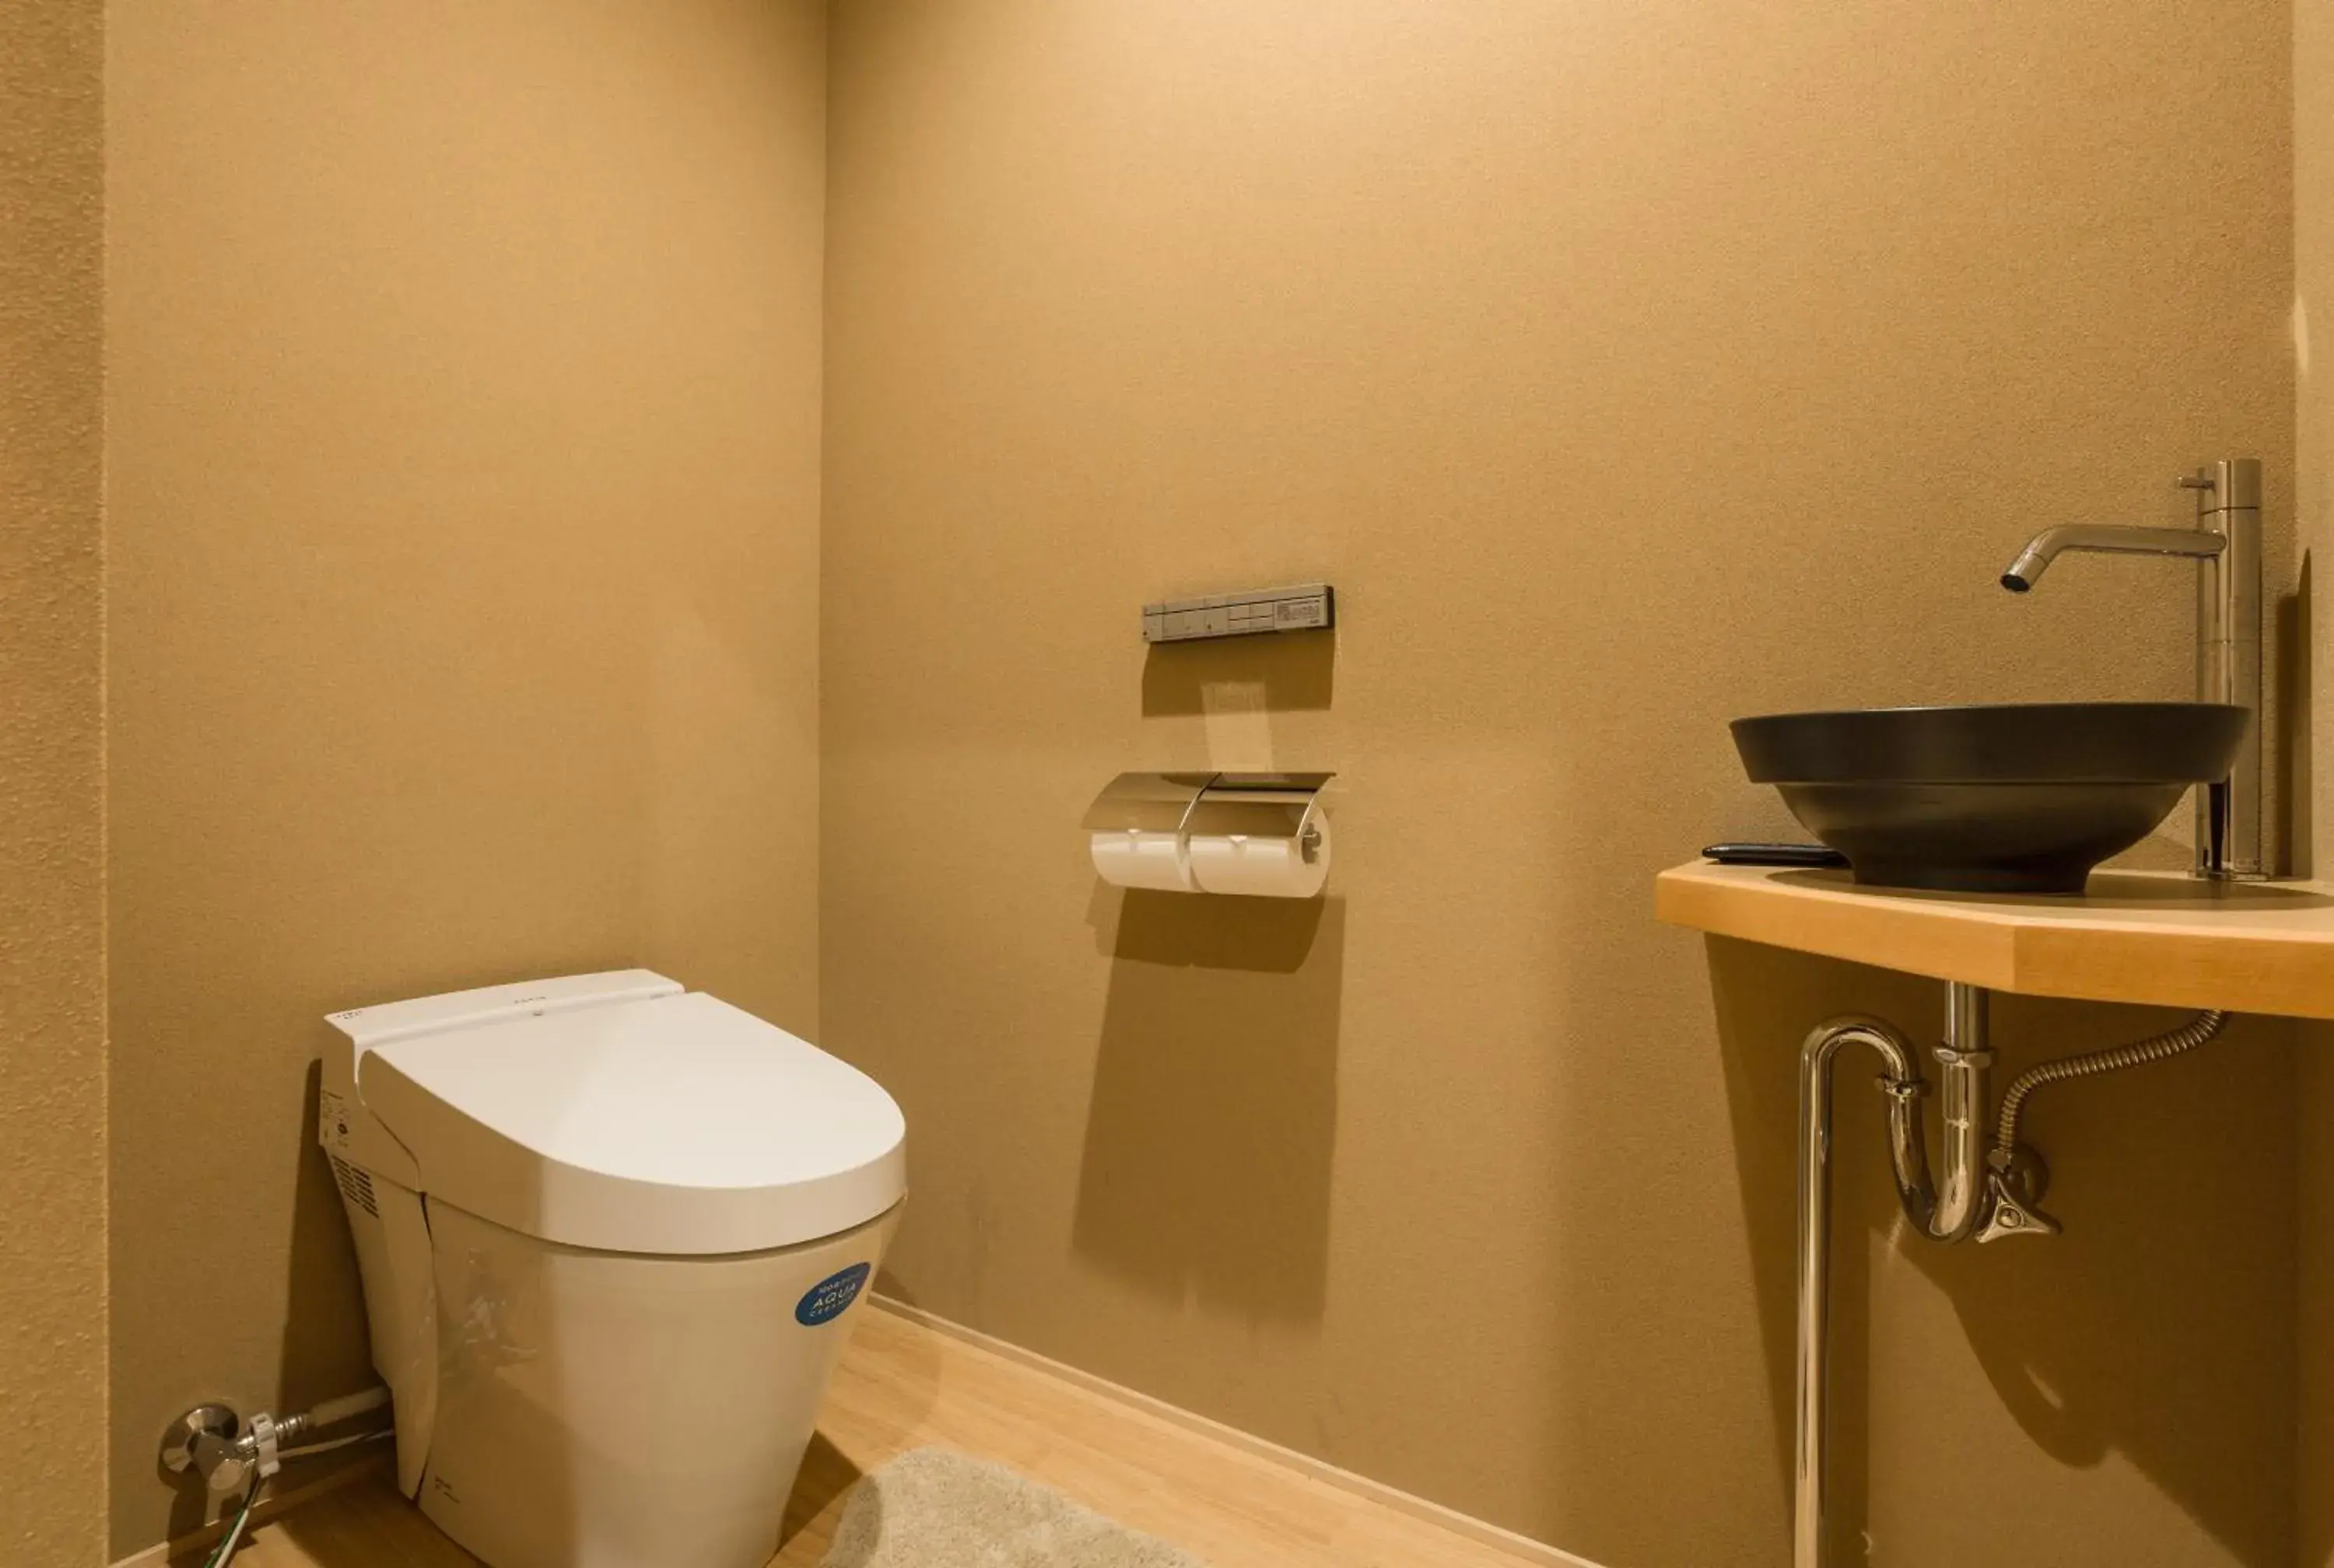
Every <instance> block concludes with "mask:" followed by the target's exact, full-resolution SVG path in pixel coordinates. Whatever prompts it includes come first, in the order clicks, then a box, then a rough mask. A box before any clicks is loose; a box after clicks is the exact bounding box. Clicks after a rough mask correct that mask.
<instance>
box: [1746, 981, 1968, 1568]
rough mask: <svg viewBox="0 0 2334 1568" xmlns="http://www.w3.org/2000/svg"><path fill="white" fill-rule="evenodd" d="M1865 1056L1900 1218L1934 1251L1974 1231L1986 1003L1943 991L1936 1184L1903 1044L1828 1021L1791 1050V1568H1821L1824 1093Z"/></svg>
mask: <svg viewBox="0 0 2334 1568" xmlns="http://www.w3.org/2000/svg"><path fill="white" fill-rule="evenodd" d="M1850 1045H1864V1046H1868V1047H1870V1048H1871V1049H1872V1050H1873V1051H1874V1052H1875V1053H1877V1054H1878V1055H1879V1057H1880V1063H1881V1076H1880V1089H1881V1092H1883V1093H1885V1094H1886V1095H1887V1096H1888V1156H1889V1164H1890V1167H1891V1168H1892V1169H1893V1170H1894V1171H1895V1178H1896V1196H1897V1199H1898V1201H1899V1202H1900V1203H1902V1204H1903V1206H1904V1209H1905V1217H1906V1218H1908V1219H1910V1220H1911V1221H1912V1222H1913V1223H1914V1225H1915V1226H1917V1227H1919V1228H1920V1230H1921V1232H1922V1234H1924V1236H1929V1237H1931V1238H1933V1239H1934V1240H1937V1241H1944V1242H1954V1241H1961V1240H1963V1239H1965V1238H1967V1237H1968V1236H1971V1235H1972V1233H1974V1232H1975V1231H1976V1229H1977V1227H1978V1225H1979V1222H1980V1219H1981V1217H1982V1209H1983V1199H1984V1195H1985V1191H1986V1180H1985V1176H1986V1165H1985V1143H1986V1122H1987V1118H1988V1116H1989V1114H1990V1112H1991V1110H1992V1106H1991V1098H1990V1077H1991V1072H1992V1066H1993V1053H1992V1050H1991V1049H1989V1047H1988V1044H1987V1038H1986V993H1985V992H1984V990H1983V989H1982V988H1981V987H1979V986H1965V985H1963V984H1960V983H1959V982H1952V983H1949V984H1948V985H1947V986H1945V1026H1944V1037H1943V1041H1942V1042H1941V1043H1940V1044H1938V1046H1937V1048H1936V1052H1935V1055H1936V1058H1937V1062H1938V1064H1939V1066H1940V1067H1941V1068H1942V1069H1943V1078H1944V1090H1945V1102H1944V1134H1945V1136H1944V1145H1943V1157H1942V1165H1941V1169H1940V1173H1939V1174H1940V1178H1941V1179H1940V1180H1938V1181H1936V1182H1935V1183H1932V1181H1931V1178H1930V1175H1929V1154H1928V1133H1927V1130H1926V1129H1925V1127H1924V1125H1923V1119H1922V1115H1921V1101H1922V1100H1923V1099H1924V1098H1925V1097H1926V1096H1927V1094H1928V1090H1929V1086H1928V1083H1927V1082H1926V1081H1925V1080H1924V1079H1923V1078H1922V1076H1921V1068H1920V1063H1919V1060H1918V1058H1917V1057H1916V1056H1915V1055H1914V1051H1913V1047H1912V1045H1911V1044H1909V1043H1908V1042H1907V1041H1906V1040H1905V1036H1904V1035H1902V1034H1898V1033H1897V1032H1896V1030H1895V1029H1894V1028H1893V1027H1891V1026H1890V1025H1888V1024H1884V1023H1882V1022H1881V1021H1880V1020H1878V1019H1876V1018H1836V1019H1833V1020H1832V1021H1831V1022H1829V1023H1828V1024H1819V1025H1818V1026H1817V1028H1816V1029H1815V1031H1814V1032H1813V1033H1811V1034H1808V1037H1807V1040H1806V1041H1805V1042H1804V1043H1803V1044H1801V1045H1800V1047H1799V1409H1798V1413H1797V1419H1798V1436H1797V1448H1796V1454H1795V1459H1794V1466H1793V1475H1792V1502H1793V1510H1792V1513H1793V1517H1792V1554H1791V1562H1792V1565H1793V1568H1824V1562H1825V1552H1824V1518H1825V1510H1824V1460H1825V1448H1826V1438H1827V1436H1828V1419H1827V1411H1826V1409H1825V1407H1824V1396H1825V1390H1826V1387H1827V1384H1828V1380H1829V1373H1830V1366H1829V1351H1828V1347H1829V1343H1830V1332H1829V1331H1830V1326H1831V1321H1830V1313H1831V1302H1830V1291H1829V1284H1830V1278H1831V1128H1832V1120H1831V1081H1832V1067H1833V1065H1834V1063H1836V1061H1837V1058H1838V1055H1839V1053H1840V1052H1841V1051H1842V1050H1844V1049H1846V1048H1847V1046H1850Z"/></svg>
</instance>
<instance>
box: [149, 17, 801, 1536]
mask: <svg viewBox="0 0 2334 1568" xmlns="http://www.w3.org/2000/svg"><path fill="white" fill-rule="evenodd" d="M110 56H111V82H110V84H109V93H108V98H109V103H110V116H109V125H108V130H109V134H110V137H111V147H110V151H111V159H112V167H111V175H112V186H111V216H112V228H111V236H110V240H109V257H110V261H111V268H112V273H111V302H110V315H109V327H110V332H111V343H112V350H113V378H112V381H111V397H110V402H109V410H110V415H111V463H112V495H113V512H112V555H111V592H112V594H113V605H114V615H113V621H112V629H111V658H112V703H113V711H112V728H111V736H112V746H113V750H112V770H113V835H114V837H113V842H114V861H113V878H112V888H111V919H112V924H113V934H114V942H115V953H116V961H115V964H114V967H113V976H112V1003H113V1009H114V1018H115V1020H116V1027H115V1031H114V1039H115V1052H116V1054H115V1058H114V1062H115V1082H116V1084H117V1085H118V1087H119V1091H120V1092H119V1093H118V1094H117V1095H116V1097H115V1100H114V1113H113V1180H114V1183H115V1192H116V1195H117V1196H116V1207H117V1211H118V1212H119V1214H120V1215H121V1218H122V1224H121V1226H120V1227H119V1228H118V1229H117V1230H116V1231H115V1233H114V1236H113V1266H114V1284H115V1297H114V1332H113V1357H114V1362H113V1365H114V1416H115V1430H116V1441H115V1443H114V1491H115V1497H114V1506H113V1544H114V1548H115V1550H116V1551H117V1552H127V1551H129V1550H130V1549H132V1548H134V1547H138V1546H141V1545H143V1544H146V1543H148V1542H150V1541H153V1540H155V1539H157V1538H158V1537H159V1536H160V1535H161V1534H162V1533H163V1530H164V1528H165V1525H166V1521H168V1522H172V1523H177V1524H184V1523H186V1522H187V1521H188V1518H189V1517H190V1514H189V1512H188V1503H187V1501H186V1500H185V1499H183V1498H182V1499H180V1500H179V1501H178V1504H177V1509H178V1512H177V1513H176V1514H175V1515H174V1514H173V1494H172V1492H171V1491H170V1490H169V1488H167V1487H166V1486H164V1485H163V1484H162V1482H161V1481H160V1480H159V1478H158V1477H157V1475H156V1473H155V1469H154V1461H153V1451H152V1447H151V1444H152V1441H153V1438H154V1435H155V1434H157V1433H158V1432H159V1429H160V1427H161V1425H162V1423H163V1422H164V1421H165V1420H166V1419H168V1418H169V1416H170V1415H171V1414H173V1413H175V1412H176V1411H177V1410H178V1409H181V1408H183V1407H184V1406H185V1405H186V1404H187V1403H188V1401H189V1400H192V1399H194V1398H195V1397H197V1396H198V1395H205V1394H213V1395H227V1396H230V1397H233V1398H235V1399H236V1400H241V1401H246V1402H251V1403H259V1402H265V1403H267V1404H270V1405H275V1404H276V1403H277V1401H278V1400H282V1401H284V1402H285V1403H288V1404H291V1405H295V1406H296V1405H298V1404H300V1403H302V1402H304V1401H306V1400H313V1399H315V1398H317V1397H318V1396H321V1395H326V1394H330V1393H333V1392H337V1391H340V1390H343V1389H345V1388H348V1387H352V1386H354V1385H356V1384H357V1383H358V1382H359V1381H360V1380H362V1379H363V1378H364V1377H365V1376H366V1375H367V1374H366V1371H365V1367H364V1354H363V1350H362V1337H361V1334H360V1331H359V1327H358V1323H359V1320H358V1318H357V1317H356V1310H357V1309H356V1299H357V1298H356V1295H355V1286H354V1278H353V1264H352V1258H351V1255H350V1253H349V1250H348V1242H347V1238H346V1234H345V1230H344V1227H343V1226H342V1219H341V1216H340V1212H339V1206H338V1202H337V1199H336V1198H334V1197H333V1190H332V1186H331V1183H330V1181H329V1180H328V1179H327V1178H326V1175H325V1172H324V1170H323V1167H322V1165H321V1163H320V1160H319V1158H318V1156H317V1154H316V1152H315V1150H313V1148H311V1147H310V1143H311V1138H310V1132H309V1128H310V1125H311V1118H310V1113H309V1111H308V1101H307V1096H308V1094H309V1092H310V1090H309V1079H308V1072H309V1063H311V1061H312V1060H313V1057H314V1056H315V1054H316V1053H317V1050H318V1047H319V1044H320V1042H321V1029H322V1025H321V1024H320V1022H319V1018H320V1015H322V1014H323V1013H324V1012H325V1011H326V1010H327V1009H330V1008H334V1007H339V1006H343V1005H350V1004H352V1003H363V1002H371V1001H378V1000H382V999H386V998H390V997H395V996H410V995H413V994H416V993H419V992H425V991H436V990H443V989H447V988H450V987H453V986H468V985H476V984H480V983H484V982H488V981H494V980H500V979H507V978H511V977H514V976H526V975H532V974H542V973H547V972H557V971H564V970H572V969H584V968H590V967H598V966H603V965H611V964H623V963H632V962H640V963H645V964H651V965H655V966H657V967H662V968H666V969H668V970H670V972H671V973H672V974H674V975H675V976H678V977H680V978H681V979H684V980H686V981H688V982H690V983H691V984H693V985H697V986H703V987H706V988H708V989H710V990H714V991H717V992H719V994H721V995H723V996H728V998H730V999H731V1000H733V1001H735V1002H738V1003H739V1004H740V1005H745V1006H747V1007H749V1008H752V1009H754V1010H756V1011H757V1012H760V1013H763V1014H765V1015H768V1016H770V1017H772V1018H775V1019H776V1020H778V1021H780V1022H781V1023H784V1024H788V1025H790V1026H792V1027H795V1028H797V1029H802V1030H805V1031H808V1030H812V1029H813V1028H815V1024H816V1011H815V985H816V942H815V894H814V889H815V882H816V876H817V870H816V864H817V851H816V836H815V835H816V828H817V824H816V805H815V796H816V789H817V769H816V763H815V747H816V733H817V673H816V654H817V597H816V595H817V572H818V554H817V551H818V541H817V527H816V522H815V519H816V515H817V509H818V477H817V457H818V429H819V412H818V377H819V364H820V345H819V323H818V312H819V286H820V285H819V277H820V250H821V237H820V227H819V226H820V220H821V212H822V207H823V203H824V191H823V182H824V175H825V164H824V148H823V141H822V137H823V128H824V118H825V103H824V96H823V94H824V85H823V72H824V62H825V21H824V9H823V7H821V6H819V5H815V4H810V3H808V0H784V3H781V0H588V3H581V4H579V3H575V0H502V3H498V4H496V5H458V4H449V3H434V4H422V5H413V4H395V3H391V0H359V3H355V4H347V5H341V4H335V5H309V4H300V3H294V0H237V3H236V4H232V5H205V6H185V5H171V4H167V3H165V0H124V3H122V4H119V5H116V6H115V8H114V15H113V25H112V28H111V40H110Z"/></svg>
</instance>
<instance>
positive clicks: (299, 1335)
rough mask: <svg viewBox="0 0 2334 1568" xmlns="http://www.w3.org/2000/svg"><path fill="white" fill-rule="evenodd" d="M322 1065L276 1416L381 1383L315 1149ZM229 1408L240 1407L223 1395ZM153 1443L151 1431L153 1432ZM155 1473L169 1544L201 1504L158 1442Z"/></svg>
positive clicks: (329, 1184)
mask: <svg viewBox="0 0 2334 1568" xmlns="http://www.w3.org/2000/svg"><path fill="white" fill-rule="evenodd" d="M322 1076H323V1065H322V1063H315V1062H311V1063H308V1072H307V1076H306V1078H305V1079H304V1082H303V1087H302V1089H301V1095H300V1107H301V1109H300V1120H299V1123H298V1138H299V1143H298V1146H297V1148H296V1150H295V1151H294V1169H296V1170H297V1171H298V1173H299V1174H298V1176H297V1178H296V1179H295V1181H294V1188H293V1196H292V1240H291V1246H290V1248H289V1258H288V1267H287V1270H286V1273H285V1284H284V1339H283V1343H282V1348H281V1349H280V1351H279V1352H278V1353H277V1358H276V1387H278V1388H279V1389H281V1390H283V1394H282V1403H281V1405H280V1406H279V1407H277V1408H276V1409H275V1412H274V1413H275V1415H277V1416H278V1417H282V1416H285V1415H289V1414H291V1413H293V1412H294V1411H297V1410H304V1409H309V1408H310V1407H312V1406H313V1405H316V1404H319V1403H321V1402H323V1400H330V1399H336V1398H338V1397H340V1396H341V1395H343V1394H350V1393H354V1392H356V1391H357V1390H361V1389H365V1388H370V1387H371V1386H372V1385H373V1384H374V1383H376V1382H378V1381H379V1380H380V1379H379V1378H378V1377H377V1376H376V1375H375V1374H374V1372H373V1370H372V1362H371V1357H370V1355H369V1354H368V1352H367V1351H366V1349H365V1340H364V1328H363V1325H364V1321H365V1320H364V1295H363V1293H362V1289H361V1288H360V1286H359V1284H358V1280H357V1274H356V1249H355V1246H354V1244H353V1243H352V1241H351V1240H350V1238H349V1227H348V1220H347V1217H345V1216H344V1215H343V1214H342V1209H341V1194H340V1189H339V1188H337V1187H335V1186H334V1185H333V1167H332V1162H331V1160H329V1159H326V1158H325V1155H324V1151H323V1149H322V1148H320V1147H319V1146H318V1145H317V1142H316V1085H317V1082H318V1080H319V1079H320V1078H321V1077H322ZM228 1402H229V1403H231V1404H233V1403H238V1402H240V1403H243V1404H245V1406H246V1409H245V1413H246V1414H248V1413H249V1409H248V1403H247V1401H237V1400H234V1399H232V1398H230V1399H229V1400H228ZM156 1436H157V1437H158V1438H159V1433H158V1434H156ZM372 1457H376V1456H374V1455H373V1454H372V1453H371V1452H369V1451H368V1450H366V1449H363V1448H352V1449H351V1450H349V1451H348V1452H347V1453H345V1454H330V1455H320V1456H318V1457H316V1458H314V1459H313V1460H309V1461H306V1462H305V1463H304V1464H303V1465H302V1467H301V1476H300V1479H301V1481H302V1482H303V1483H306V1482H312V1481H315V1480H319V1479H321V1478H323V1477H325V1476H328V1475H330V1474H331V1473H333V1471H334V1470H336V1469H339V1468H341V1467H343V1466H346V1465H353V1464H361V1463H364V1462H366V1461H367V1460H369V1459H371V1458H372ZM154 1474H155V1476H156V1477H158V1478H159V1480H160V1481H161V1482H162V1484H163V1485H165V1486H169V1488H170V1489H171V1493H172V1496H171V1498H170V1514H169V1538H170V1539H171V1540H173V1541H176V1540H178V1539H180V1538H182V1537H184V1536H187V1535H188V1534H193V1533H194V1532H195V1531H197V1530H199V1529H201V1528H202V1527H203V1525H205V1524H206V1523H207V1516H208V1511H209V1502H208V1498H207V1495H206V1494H205V1492H204V1490H203V1484H202V1481H201V1480H200V1478H199V1477H197V1476H196V1475H195V1474H194V1473H193V1472H191V1471H189V1472H188V1473H187V1474H185V1475H173V1474H171V1473H170V1472H169V1470H168V1469H166V1468H164V1467H163V1466H162V1462H161V1455H160V1449H159V1444H158V1445H157V1448H156V1450H155V1457H154Z"/></svg>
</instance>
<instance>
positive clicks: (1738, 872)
mask: <svg viewBox="0 0 2334 1568" xmlns="http://www.w3.org/2000/svg"><path fill="white" fill-rule="evenodd" d="M1654 912H1655V913H1656V914H1657V915H1658V916H1659V917H1660V918H1661V919H1664V920H1665V921H1667V922H1668V923H1669V924H1671V925H1673V926H1686V927H1691V928H1693V929H1695V930H1699V931H1708V932H1710V933H1712V935H1715V936H1721V937H1737V938H1741V939H1743V940H1745V941H1751V942H1764V943H1766V944H1768V945H1770V946H1771V947H1777V948H1794V949H1796V950H1798V951H1799V952H1803V953H1820V954H1823V955H1824V956H1825V957H1833V958H1847V959H1849V960H1851V961H1853V962H1856V963H1859V964H1871V965H1876V966H1877V967H1881V968H1886V969H1900V970H1903V971H1905V973H1907V974H1913V975H1926V976H1932V977H1934V978H1935V979H1940V980H1961V981H1965V982H1967V983H1968V984H1970V985H1973V986H1988V987H1990V988H1992V989H1993V990H1997V991H2013V992H2023V993H2025V994H2027V995H2029V996H2072V997H2080V998H2083V999H2086V1000H2089V1001H2098V1002H2132V1003H2144V1004H2153V1005H2162V1006H2167V1007H2221V1008H2226V1009H2228V1010H2230V1011H2232V1012H2242V1013H2279V1014H2286V1015H2291V1016H2294V1017H2301V1018H2334V885H2329V884H2326V883H2320V882H2208V881H2200V880H2195V879H2194V878H2191V877H2187V876H2185V875H2181V874H2177V873H2174V872H2164V871H2098V872H2095V873H2093V875H2092V877H2091V880H2090V886H2089V889H2088V891H2087V892H2086V893H2085V894H2084V895H2083V896H2082V897H2080V898H2068V897H2063V896H2049V895H2043V894H2011V893H2005V894H1986V893H1930V892H1918V891H1914V890H1908V889H1901V888H1859V887H1857V885H1856V884H1855V883H1854V882H1853V881H1852V880H1850V879H1849V877H1848V874H1847V872H1846V871H1796V870H1789V869H1784V868H1779V867H1769V866H1722V865H1719V864H1716V863H1715V862H1713V861H1693V863H1691V864H1689V865H1683V866H1679V867H1677V868H1675V869H1674V870H1672V871H1664V872H1663V873H1662V874H1661V875H1660V876H1659V877H1658V878H1656V879H1655V880H1654Z"/></svg>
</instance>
